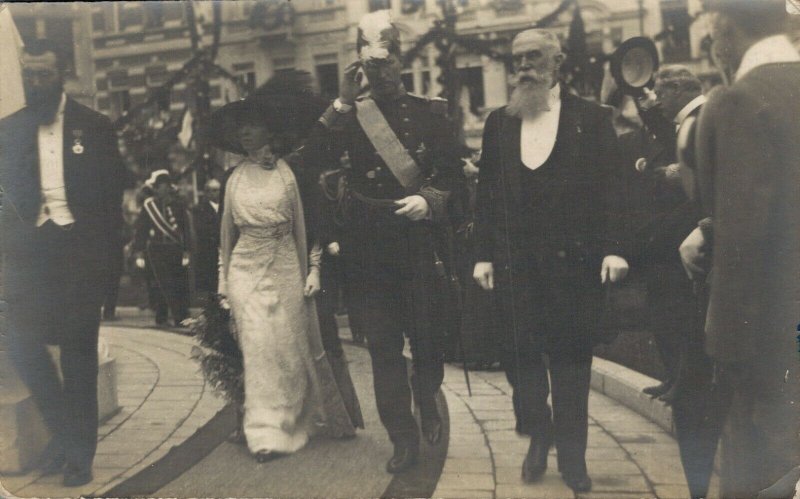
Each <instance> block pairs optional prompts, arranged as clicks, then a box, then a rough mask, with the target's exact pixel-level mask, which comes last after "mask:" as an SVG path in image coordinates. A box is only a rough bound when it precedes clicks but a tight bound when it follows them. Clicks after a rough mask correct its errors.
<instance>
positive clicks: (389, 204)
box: [350, 189, 397, 208]
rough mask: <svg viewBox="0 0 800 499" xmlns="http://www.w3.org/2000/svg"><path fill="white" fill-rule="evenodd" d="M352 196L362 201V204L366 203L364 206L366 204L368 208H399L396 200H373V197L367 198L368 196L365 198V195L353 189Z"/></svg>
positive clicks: (351, 190)
mask: <svg viewBox="0 0 800 499" xmlns="http://www.w3.org/2000/svg"><path fill="white" fill-rule="evenodd" d="M350 194H352V196H353V197H354V198H356V199H358V200H359V201H361V202H362V203H364V204H366V205H368V206H374V207H377V208H394V207H396V206H397V204H395V203H396V200H395V199H378V198H371V197H367V196H365V195H363V194H361V193H359V192H358V191H355V190H353V189H350Z"/></svg>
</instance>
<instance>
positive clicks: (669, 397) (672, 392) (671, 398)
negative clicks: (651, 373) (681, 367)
mask: <svg viewBox="0 0 800 499" xmlns="http://www.w3.org/2000/svg"><path fill="white" fill-rule="evenodd" d="M677 394H678V385H672V386H671V387H670V389H669V390H667V391H666V392H665V393H664V394H662V395H661V396H660V397H658V400H660V401H662V402H664V403H665V404H667V405H672V403H673V402H675V396H676V395H677Z"/></svg>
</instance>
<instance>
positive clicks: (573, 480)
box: [562, 473, 592, 492]
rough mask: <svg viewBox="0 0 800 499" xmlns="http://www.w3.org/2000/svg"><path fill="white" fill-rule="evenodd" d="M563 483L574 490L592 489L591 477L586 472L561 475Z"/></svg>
mask: <svg viewBox="0 0 800 499" xmlns="http://www.w3.org/2000/svg"><path fill="white" fill-rule="evenodd" d="M562 478H563V479H564V483H566V484H567V486H568V487H569V488H571V489H572V490H574V491H575V492H589V491H590V490H592V479H591V478H589V475H587V474H586V473H584V474H582V475H577V476H573V475H562Z"/></svg>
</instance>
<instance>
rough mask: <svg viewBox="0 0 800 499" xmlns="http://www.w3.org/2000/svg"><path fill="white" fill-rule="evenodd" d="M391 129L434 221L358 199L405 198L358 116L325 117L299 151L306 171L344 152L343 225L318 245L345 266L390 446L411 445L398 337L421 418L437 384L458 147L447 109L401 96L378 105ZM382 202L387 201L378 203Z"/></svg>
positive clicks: (412, 428)
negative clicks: (443, 270) (334, 244)
mask: <svg viewBox="0 0 800 499" xmlns="http://www.w3.org/2000/svg"><path fill="white" fill-rule="evenodd" d="M377 105H378V107H379V109H380V110H381V112H382V113H383V115H384V117H385V118H386V121H387V122H388V123H389V126H390V127H391V128H392V130H393V131H394V132H395V134H396V136H397V138H398V139H399V140H400V142H401V143H402V144H403V146H404V147H405V149H407V150H408V152H409V153H410V154H411V156H412V157H413V158H414V159H415V160H416V163H417V165H419V167H420V168H421V169H422V170H423V172H424V175H425V177H426V178H427V179H429V180H428V185H429V186H430V188H427V189H426V188H425V187H423V189H422V190H421V191H420V192H419V194H420V195H422V196H423V197H425V198H426V200H427V201H428V204H429V205H430V206H431V209H432V213H433V220H432V221H418V222H412V221H410V220H409V219H408V218H406V217H405V216H398V215H395V214H394V211H396V210H397V209H398V207H396V206H374V204H379V203H370V202H364V201H363V200H360V199H358V195H360V196H362V197H366V198H370V199H373V200H384V201H386V200H396V199H400V198H403V197H405V196H408V195H410V194H414V193H411V192H406V191H405V189H404V188H403V187H402V186H401V185H400V183H399V182H398V181H397V179H396V178H395V177H394V175H393V174H392V172H391V171H390V170H389V168H388V166H386V164H385V163H384V161H383V160H382V159H381V157H380V156H379V155H378V152H377V151H376V150H375V147H374V146H373V145H372V143H371V142H370V140H369V139H368V138H367V136H366V134H365V133H364V132H363V130H362V129H361V126H360V125H359V123H358V120H357V117H356V113H357V110H356V109H353V110H352V111H350V112H348V113H346V114H337V113H335V112H333V111H332V110H329V111H328V112H326V113H325V115H323V118H322V120H321V121H323V122H326V121H327V124H328V125H329V127H328V128H327V129H325V130H323V127H320V129H319V130H318V131H317V133H314V134H313V135H312V137H311V138H310V139H309V141H308V142H307V144H306V148H305V150H304V154H303V156H304V160H305V163H306V166H307V167H309V166H313V165H326V164H332V163H334V162H335V160H338V158H340V157H341V156H342V154H343V152H344V151H347V152H348V153H349V157H350V162H351V165H352V166H351V169H350V170H349V172H348V174H347V182H348V185H349V188H350V189H351V190H352V191H355V193H357V195H356V194H354V195H350V196H347V197H346V198H345V200H344V202H343V205H342V206H340V209H341V210H342V214H343V219H344V224H343V226H342V227H340V228H339V229H337V232H336V233H335V234H332V235H329V236H328V237H327V238H326V239H330V240H333V241H338V242H339V243H340V246H341V255H342V258H343V261H344V272H345V280H346V286H347V288H348V293H349V296H350V299H349V313H350V314H351V316H352V317H353V319H352V320H354V321H356V322H357V323H360V324H363V325H364V328H365V334H366V336H367V339H368V344H369V350H370V355H371V357H372V367H373V376H374V380H375V396H376V399H377V405H378V412H379V414H380V417H381V421H382V422H383V424H384V426H385V427H386V428H387V430H388V432H389V435H390V437H391V438H392V440H393V441H395V442H397V441H398V440H404V439H414V438H416V435H417V426H416V423H415V421H414V418H413V416H412V413H411V393H410V391H409V387H408V384H407V382H406V380H407V373H406V364H405V359H404V358H403V355H402V352H403V344H404V341H403V334H404V333H405V334H407V335H408V336H409V338H410V340H411V348H412V353H413V356H414V368H413V371H414V372H413V375H412V380H411V381H412V387H413V390H414V393H415V400H416V401H417V402H418V403H419V405H420V408H421V410H422V411H423V415H424V413H425V412H426V411H430V409H431V407H432V405H433V404H434V403H435V402H434V396H435V394H436V391H437V390H438V389H439V386H440V384H441V381H442V377H443V368H442V351H441V332H442V330H443V329H444V327H443V326H442V325H441V324H439V323H438V322H439V321H438V319H439V317H438V316H437V311H438V310H441V309H442V306H443V304H442V303H441V302H442V300H444V299H445V294H446V292H447V291H446V290H445V288H444V286H445V281H444V279H442V278H439V277H438V276H437V274H436V271H435V261H436V257H437V256H439V255H438V253H437V252H436V250H435V239H436V238H437V237H439V229H438V226H437V224H438V223H439V222H440V221H443V220H444V218H445V215H444V204H445V201H446V193H447V191H449V190H450V189H451V186H452V185H453V183H454V182H457V181H458V179H459V178H460V164H461V162H460V159H459V158H458V156H457V153H458V151H459V148H458V146H457V143H456V141H455V138H454V137H453V136H452V134H451V128H450V126H449V123H448V122H447V120H446V119H445V116H444V113H445V111H446V102H445V101H443V100H441V99H435V100H429V99H426V98H423V97H418V96H414V95H411V94H404V95H402V96H400V97H398V98H397V99H395V100H392V101H388V102H377ZM385 204H388V203H385Z"/></svg>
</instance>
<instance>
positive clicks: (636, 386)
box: [592, 357, 675, 437]
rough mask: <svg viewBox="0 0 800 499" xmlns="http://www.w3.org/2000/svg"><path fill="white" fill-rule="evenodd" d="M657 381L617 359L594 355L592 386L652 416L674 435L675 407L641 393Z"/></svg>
mask: <svg viewBox="0 0 800 499" xmlns="http://www.w3.org/2000/svg"><path fill="white" fill-rule="evenodd" d="M656 384H658V380H656V379H653V378H651V377H650V376H646V375H644V374H642V373H640V372H636V371H634V370H633V369H629V368H627V367H625V366H623V365H620V364H617V363H616V362H611V361H610V360H606V359H601V358H599V357H594V359H593V361H592V389H593V390H596V391H598V392H600V393H602V394H603V395H605V396H607V397H609V398H611V399H613V400H616V401H617V402H619V403H620V404H622V405H624V406H625V407H627V408H629V409H631V410H632V411H634V412H636V413H638V414H639V415H641V416H643V417H645V418H647V419H649V420H650V421H652V422H653V423H655V424H657V425H658V426H660V427H661V428H662V429H663V430H664V431H666V432H667V433H669V434H670V435H672V436H673V437H674V436H675V432H674V428H673V424H672V409H671V408H670V407H669V406H668V405H667V404H665V403H664V402H662V401H660V400H658V399H654V398H651V397H650V396H649V395H646V394H644V393H642V390H643V389H644V388H645V387H648V386H653V385H656Z"/></svg>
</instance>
